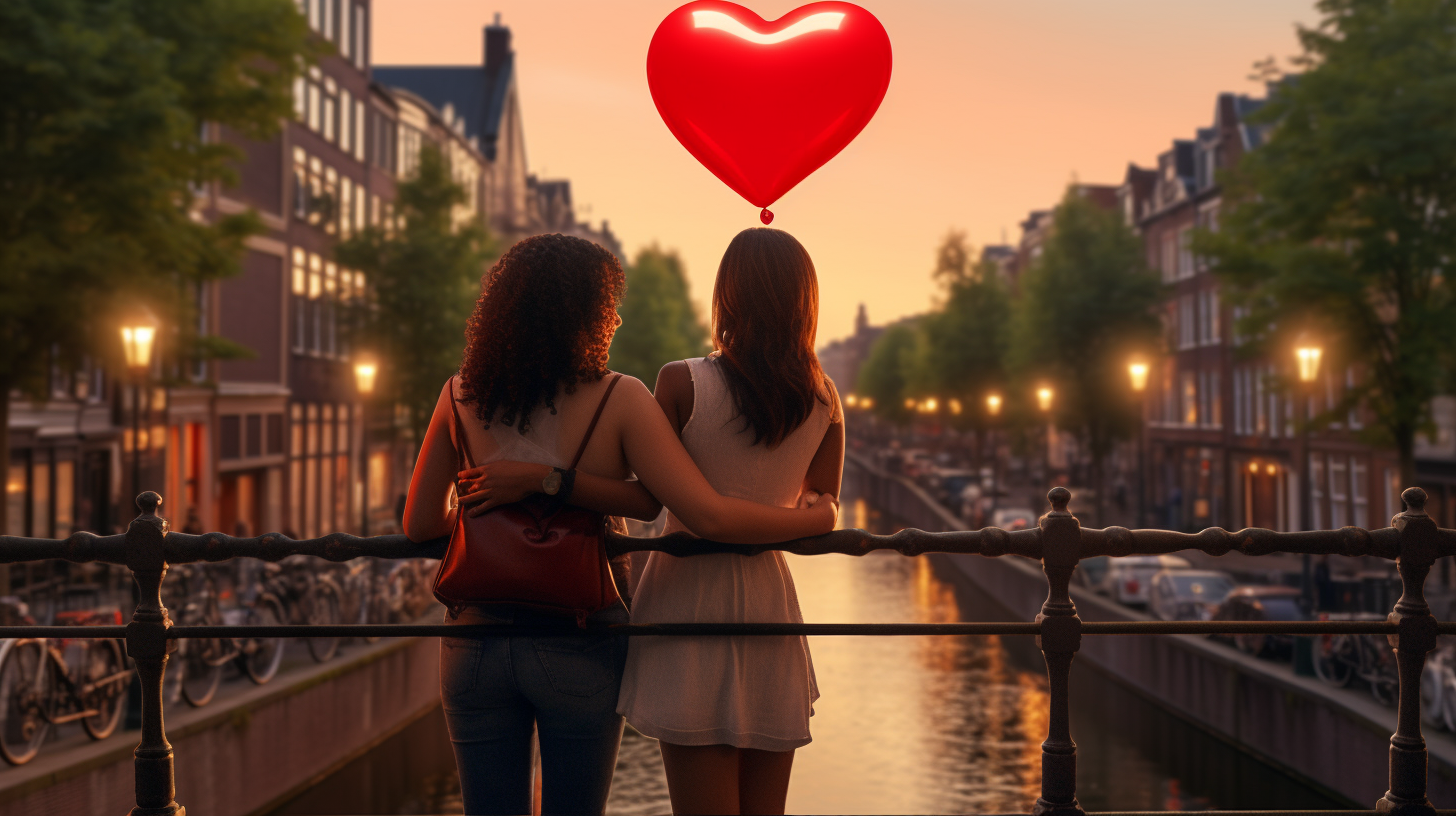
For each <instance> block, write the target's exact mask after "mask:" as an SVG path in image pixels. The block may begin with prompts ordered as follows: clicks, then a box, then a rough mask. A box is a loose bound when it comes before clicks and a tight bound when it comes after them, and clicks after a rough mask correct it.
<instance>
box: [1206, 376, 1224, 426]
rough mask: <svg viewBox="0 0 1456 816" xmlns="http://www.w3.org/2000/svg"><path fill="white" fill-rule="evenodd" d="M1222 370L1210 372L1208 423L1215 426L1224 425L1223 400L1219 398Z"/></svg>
mask: <svg viewBox="0 0 1456 816" xmlns="http://www.w3.org/2000/svg"><path fill="white" fill-rule="evenodd" d="M1219 379H1220V372H1219V370H1218V369H1214V370H1212V371H1210V372H1208V424H1209V426H1210V427H1213V428H1222V427H1223V401H1222V400H1221V399H1219V388H1218V381H1219Z"/></svg>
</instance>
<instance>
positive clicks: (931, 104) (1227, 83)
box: [373, 0, 1318, 343]
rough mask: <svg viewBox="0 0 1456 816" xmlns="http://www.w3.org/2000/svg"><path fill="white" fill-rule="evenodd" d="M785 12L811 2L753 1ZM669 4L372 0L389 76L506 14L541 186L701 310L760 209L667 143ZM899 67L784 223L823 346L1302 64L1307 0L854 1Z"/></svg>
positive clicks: (781, 217) (780, 220) (474, 49)
mask: <svg viewBox="0 0 1456 816" xmlns="http://www.w3.org/2000/svg"><path fill="white" fill-rule="evenodd" d="M742 4H743V5H745V6H747V7H749V8H751V9H752V10H753V11H755V12H757V13H758V14H759V15H760V16H762V17H764V18H765V19H769V20H772V19H775V18H777V17H779V16H781V15H783V14H785V13H787V12H788V11H790V10H792V9H794V8H796V7H798V6H799V5H802V3H800V2H785V1H784V0H751V1H750V2H744V3H742ZM678 5H680V3H679V2H676V1H675V0H621V1H620V2H619V1H617V0H614V1H613V2H596V1H595V0H590V1H589V0H488V1H487V0H375V3H374V9H375V25H374V52H373V53H374V61H375V63H376V64H379V65H400V64H413V65H426V64H442V65H443V64H479V62H480V59H481V48H482V45H481V43H482V33H481V28H482V27H483V26H485V25H486V24H488V23H489V22H490V20H491V19H492V17H493V15H494V14H495V13H496V12H500V13H501V17H502V23H504V24H505V25H507V26H509V27H510V28H511V30H512V34H513V41H514V45H515V50H516V66H517V72H518V73H517V77H518V79H517V81H518V83H519V88H520V91H521V98H522V113H523V116H524V120H525V127H526V146H527V157H528V160H529V162H530V166H531V169H532V171H533V172H535V173H537V174H539V175H542V176H546V177H564V178H569V179H570V180H571V182H572V190H573V195H574V196H575V200H576V203H577V207H578V216H579V217H582V218H586V219H588V220H590V221H592V222H593V223H595V222H598V221H600V220H601V219H607V220H608V221H610V223H611V228H612V230H613V231H614V232H615V233H617V235H618V236H619V237H620V238H621V239H622V242H623V245H624V246H625V247H626V248H627V251H628V252H629V254H635V253H636V251H637V249H639V248H640V247H643V246H647V245H650V244H652V243H654V242H655V243H658V244H660V245H661V246H663V247H666V248H674V249H677V250H678V251H679V252H680V253H681V255H682V257H683V259H684V261H685V262H686V264H687V269H688V275H689V278H690V281H691V284H692V292H693V297H694V298H695V299H696V300H697V301H698V302H699V303H700V305H702V306H703V307H706V304H707V299H708V297H709V296H710V294H711V292H712V281H713V275H714V273H715V271H716V270H717V265H718V259H719V257H720V256H721V255H722V251H723V248H724V247H725V246H727V243H728V241H729V239H731V238H732V237H733V235H734V234H735V233H736V232H738V231H739V230H741V229H743V228H745V227H750V226H757V225H758V208H756V207H753V206H752V205H750V204H748V203H747V202H745V201H743V200H742V199H741V198H739V197H738V196H737V195H736V194H735V193H733V192H732V191H731V190H729V189H728V188H727V187H726V186H724V185H723V184H722V183H721V182H719V181H718V180H717V179H716V178H715V177H713V176H712V175H711V174H710V173H708V171H707V170H705V169H703V168H702V166H700V165H699V164H698V163H697V162H696V161H695V160H694V159H693V158H692V157H691V156H689V155H688V153H687V151H685V150H684V149H683V148H682V147H680V146H679V145H678V144H677V142H676V140H675V139H673V137H672V134H671V133H669V132H668V130H667V128H666V126H665V125H663V123H662V120H661V119H660V118H659V116H658V115H657V110H656V108H655V107H654V106H653V104H652V97H651V95H650V94H649V93H648V89H647V79H646V72H645V68H644V66H645V62H646V56H647V46H648V43H649V41H650V40H651V38H652V32H653V30H654V29H655V28H656V26H657V23H658V22H659V21H660V20H661V19H662V18H663V17H664V16H666V15H667V14H668V12H670V11H672V9H674V8H676V7H677V6H678ZM860 5H862V6H864V7H865V8H867V9H869V10H870V11H871V12H873V13H874V14H875V15H876V16H877V17H879V19H880V21H881V22H883V23H884V25H885V28H886V29H887V30H888V31H889V34H890V40H891V42H892V44H893V48H894V58H895V68H894V75H893V77H892V79H891V80H890V89H889V92H888V93H887V94H886V96H885V101H884V103H883V105H881V107H880V110H879V113H878V114H877V115H876V116H875V118H874V120H873V121H872V122H870V124H869V126H868V127H866V128H865V130H864V132H862V133H861V134H860V136H859V138H858V139H856V140H855V141H854V142H853V143H852V144H850V146H849V147H848V148H846V149H845V150H844V152H843V153H841V154H840V155H839V156H838V157H837V158H835V159H834V160H833V161H831V162H829V164H827V165H825V166H824V167H822V168H820V169H819V171H818V172H816V173H814V174H813V175H811V176H810V177H809V178H808V179H806V180H805V181H804V182H803V183H801V184H800V185H799V186H798V187H797V188H795V189H794V190H792V191H790V192H789V193H788V194H787V195H786V196H784V197H783V198H782V199H780V200H779V202H778V203H777V204H775V205H774V206H773V207H772V209H773V211H774V213H775V214H776V218H775V220H774V223H773V226H775V227H779V228H782V229H785V230H788V231H789V232H791V233H793V234H794V235H795V236H797V237H798V238H799V240H800V241H802V242H803V243H804V245H805V247H807V248H808V250H809V253H810V254H811V255H812V256H813V258H814V262H815V266H816V267H817V269H818V272H819V285H820V290H821V291H820V305H821V311H820V321H819V340H820V342H821V343H823V342H827V341H828V340H831V339H833V338H836V337H840V336H843V335H845V334H847V333H848V332H849V331H850V330H851V325H852V321H853V317H854V310H855V308H856V306H857V305H858V304H859V303H861V302H864V303H866V304H867V305H868V308H869V314H870V319H871V321H872V322H874V323H881V322H884V321H886V320H891V319H894V318H897V317H900V316H902V315H907V314H912V313H915V312H919V311H923V310H925V309H926V308H928V307H929V306H930V304H931V301H932V298H933V296H934V290H933V287H932V286H931V284H930V279H929V271H930V266H931V263H932V261H933V256H934V250H935V246H936V244H937V242H938V241H939V239H940V238H941V237H942V236H943V235H944V234H945V233H946V232H947V231H948V230H950V229H963V230H966V231H967V232H968V233H969V235H970V238H971V240H972V242H973V243H974V244H976V245H980V244H985V243H995V242H1000V241H1001V240H1002V238H1003V236H1004V237H1005V239H1006V240H1008V241H1011V242H1015V241H1016V239H1017V237H1018V235H1019V229H1018V227H1017V224H1018V222H1019V221H1020V220H1021V219H1022V218H1024V217H1025V216H1026V214H1027V212H1028V211H1029V210H1032V209H1040V208H1045V207H1049V206H1051V205H1052V204H1054V203H1055V202H1056V200H1057V198H1058V197H1059V196H1060V195H1061V192H1062V190H1063V189H1064V188H1065V186H1066V185H1067V183H1068V182H1070V181H1072V180H1074V179H1076V180H1080V181H1084V182H1089V183H1116V182H1119V181H1121V179H1122V175H1123V171H1124V169H1125V167H1126V165H1127V163H1128V162H1129V161H1135V162H1138V163H1140V164H1143V165H1148V164H1150V163H1152V162H1153V161H1154V159H1155V158H1156V156H1157V154H1158V153H1159V152H1160V151H1162V150H1165V149H1167V146H1168V144H1169V142H1170V140H1172V139H1174V138H1187V137H1189V136H1191V135H1192V133H1193V130H1194V129H1195V128H1197V127H1203V126H1207V125H1208V124H1209V123H1210V122H1211V121H1212V117H1213V106H1214V99H1215V96H1216V94H1218V93H1219V92H1220V91H1235V92H1242V93H1261V92H1262V89H1261V88H1260V87H1259V86H1258V85H1256V84H1255V83H1253V82H1251V81H1250V80H1249V79H1248V75H1249V73H1250V66H1251V65H1252V63H1253V62H1254V61H1256V60H1259V59H1262V58H1264V57H1267V56H1270V55H1274V56H1278V57H1279V58H1280V59H1281V61H1282V60H1283V59H1284V58H1285V57H1288V56H1290V55H1292V54H1294V53H1296V52H1297V51H1298V43H1297V40H1296V37H1295V24H1296V23H1303V24H1306V25H1309V24H1313V23H1314V22H1315V21H1317V19H1318V15H1317V14H1316V12H1315V10H1314V3H1313V0H1217V2H1212V1H1210V2H1194V1H1193V0H1014V1H1013V0H1005V1H1004V2H989V0H985V1H978V0H890V1H885V0H879V1H877V0H862V1H861V2H860Z"/></svg>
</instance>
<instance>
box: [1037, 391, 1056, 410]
mask: <svg viewBox="0 0 1456 816" xmlns="http://www.w3.org/2000/svg"><path fill="white" fill-rule="evenodd" d="M1036 406H1037V407H1038V408H1040V409H1042V410H1043V411H1050V410H1051V409H1052V390H1051V389H1050V388H1046V387H1042V388H1038V389H1036Z"/></svg>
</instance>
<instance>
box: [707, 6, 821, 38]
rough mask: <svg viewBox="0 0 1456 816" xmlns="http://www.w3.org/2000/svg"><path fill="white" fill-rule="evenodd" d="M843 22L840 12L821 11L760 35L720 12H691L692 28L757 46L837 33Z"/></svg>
mask: <svg viewBox="0 0 1456 816" xmlns="http://www.w3.org/2000/svg"><path fill="white" fill-rule="evenodd" d="M842 22H844V12H842V11H821V12H819V13H818V14H811V15H809V16H808V17H805V18H804V19H802V20H800V21H798V22H797V23H794V24H793V25H791V26H789V27H788V28H785V29H782V30H780V31H776V32H774V33H772V34H760V33H758V32H757V31H754V30H753V29H751V28H749V27H748V26H746V25H744V24H743V23H740V22H738V21H737V20H735V19H734V18H732V17H730V16H728V15H727V14H725V13H723V12H721V11H695V12H693V28H712V29H716V30H718V31H724V32H727V33H729V34H732V35H733V36H735V37H738V38H739V39H743V40H748V41H749V42H751V43H756V44H758V45H775V44H777V43H781V42H785V41H787V40H792V39H793V38H795V37H797V36H799V35H800V34H808V33H809V32H811V31H838V30H839V24H840V23H842Z"/></svg>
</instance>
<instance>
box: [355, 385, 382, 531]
mask: <svg viewBox="0 0 1456 816" xmlns="http://www.w3.org/2000/svg"><path fill="white" fill-rule="evenodd" d="M378 374H379V366H378V365H376V364H375V363H373V362H369V361H367V360H361V361H359V362H357V363H355V364H354V386H355V387H356V388H357V389H358V390H359V396H360V397H361V400H360V410H359V425H360V429H359V465H360V467H359V472H360V473H359V475H360V477H361V479H362V481H363V490H361V491H360V497H359V534H360V535H364V536H367V535H369V422H368V413H369V395H370V394H373V393H374V380H375V377H376V376H377V375H378Z"/></svg>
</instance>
